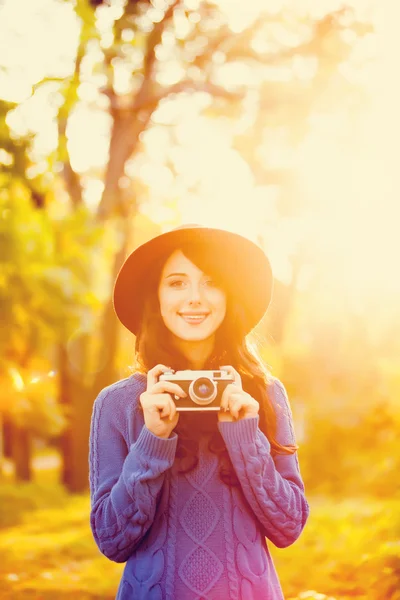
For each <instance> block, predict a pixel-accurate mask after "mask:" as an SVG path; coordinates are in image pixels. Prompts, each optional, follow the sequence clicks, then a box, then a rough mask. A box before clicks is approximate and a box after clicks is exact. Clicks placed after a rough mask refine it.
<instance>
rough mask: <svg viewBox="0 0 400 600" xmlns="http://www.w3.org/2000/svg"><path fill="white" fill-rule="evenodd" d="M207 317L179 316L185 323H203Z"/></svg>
mask: <svg viewBox="0 0 400 600" xmlns="http://www.w3.org/2000/svg"><path fill="white" fill-rule="evenodd" d="M206 316H207V315H181V317H182V318H183V319H185V321H189V322H192V323H201V322H202V321H204V319H205V318H206Z"/></svg>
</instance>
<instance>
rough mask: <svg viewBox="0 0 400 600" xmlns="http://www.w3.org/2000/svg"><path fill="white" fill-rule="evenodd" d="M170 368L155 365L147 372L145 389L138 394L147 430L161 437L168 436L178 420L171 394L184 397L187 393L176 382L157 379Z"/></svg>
mask: <svg viewBox="0 0 400 600" xmlns="http://www.w3.org/2000/svg"><path fill="white" fill-rule="evenodd" d="M169 370H170V369H169V368H168V367H166V366H165V365H157V366H155V367H153V368H152V369H150V371H149V372H148V373H147V389H146V391H145V392H143V393H142V394H141V395H140V404H141V406H142V409H143V415H144V423H145V425H146V427H147V429H148V430H149V431H151V433H153V434H154V435H156V436H157V437H161V438H169V436H170V435H171V432H172V431H173V429H174V428H175V427H176V426H177V424H178V421H179V412H177V410H176V405H175V402H174V401H173V400H172V398H171V394H172V395H177V396H180V397H181V398H184V397H185V396H186V395H187V394H186V393H185V392H184V391H183V390H182V388H181V387H180V386H179V385H178V384H177V383H172V382H171V381H158V377H159V376H160V375H161V374H162V373H164V372H165V371H169Z"/></svg>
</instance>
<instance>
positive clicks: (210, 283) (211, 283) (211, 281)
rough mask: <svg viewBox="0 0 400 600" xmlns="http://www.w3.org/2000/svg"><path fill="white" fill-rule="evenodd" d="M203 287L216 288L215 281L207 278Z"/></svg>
mask: <svg viewBox="0 0 400 600" xmlns="http://www.w3.org/2000/svg"><path fill="white" fill-rule="evenodd" d="M204 285H205V286H207V287H218V282H217V281H216V280H215V279H212V278H211V277H208V278H207V279H206V280H205V281H204Z"/></svg>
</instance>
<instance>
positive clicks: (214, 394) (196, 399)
mask: <svg viewBox="0 0 400 600" xmlns="http://www.w3.org/2000/svg"><path fill="white" fill-rule="evenodd" d="M199 379H206V380H207V381H209V382H210V383H211V386H212V387H213V392H212V394H211V396H209V397H208V398H206V399H205V398H200V397H199V396H197V395H196V393H195V391H194V385H195V383H196V381H199ZM188 391H189V396H190V399H191V400H193V402H195V403H196V404H198V405H199V406H208V405H209V404H211V402H213V401H214V400H215V398H216V397H217V393H218V392H217V385H216V383H215V382H214V381H213V380H212V379H210V378H209V377H204V376H200V377H197V378H196V379H193V381H192V383H191V384H190V385H189V390H188Z"/></svg>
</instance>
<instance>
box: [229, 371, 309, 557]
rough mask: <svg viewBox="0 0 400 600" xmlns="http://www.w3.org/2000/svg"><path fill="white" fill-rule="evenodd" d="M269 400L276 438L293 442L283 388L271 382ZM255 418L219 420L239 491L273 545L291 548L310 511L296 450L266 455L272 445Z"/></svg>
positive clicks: (278, 382)
mask: <svg viewBox="0 0 400 600" xmlns="http://www.w3.org/2000/svg"><path fill="white" fill-rule="evenodd" d="M271 387H272V393H271V400H272V401H273V402H274V406H275V411H276V415H277V440H278V441H279V442H280V443H281V444H283V445H286V444H295V436H294V431H293V422H292V413H291V409H290V405H289V401H288V398H287V394H286V390H285V388H284V387H283V385H282V383H281V382H280V381H278V380H275V381H274V383H273V385H272V386H271ZM258 421H259V417H258V416H257V417H254V418H249V419H242V420H240V421H235V422H227V421H223V422H219V423H218V426H219V430H220V432H221V435H222V437H223V439H224V441H225V444H226V447H227V449H228V453H229V456H230V458H231V461H232V465H233V467H234V469H235V471H236V474H237V476H238V479H239V482H240V485H241V487H242V490H243V493H244V495H245V497H246V499H247V501H248V503H249V505H250V507H251V509H252V510H253V512H254V514H255V516H256V517H257V519H258V521H259V522H260V524H261V526H262V529H263V532H264V534H265V536H266V537H267V538H268V539H270V540H271V541H272V542H273V543H274V544H275V546H278V547H279V548H284V547H286V546H290V545H291V544H293V542H295V541H296V539H297V538H298V537H299V535H300V534H301V532H302V530H303V528H304V525H305V523H306V521H307V518H308V515H309V506H308V503H307V500H306V498H305V494H304V484H303V481H302V478H301V475H300V470H299V463H298V458H297V452H295V453H294V454H281V455H279V454H276V453H271V446H270V443H269V441H268V439H267V438H266V436H265V435H264V434H263V432H262V431H260V429H259V427H258Z"/></svg>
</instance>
